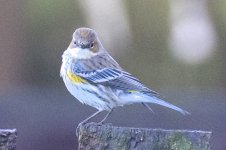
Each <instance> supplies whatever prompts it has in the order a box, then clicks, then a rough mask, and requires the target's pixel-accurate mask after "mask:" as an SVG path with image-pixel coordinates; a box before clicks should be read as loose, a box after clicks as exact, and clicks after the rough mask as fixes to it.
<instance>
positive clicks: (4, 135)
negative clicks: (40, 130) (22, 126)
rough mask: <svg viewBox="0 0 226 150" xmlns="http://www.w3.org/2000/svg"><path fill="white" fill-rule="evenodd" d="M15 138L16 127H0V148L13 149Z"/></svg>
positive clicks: (3, 149) (4, 149)
mask: <svg viewBox="0 0 226 150" xmlns="http://www.w3.org/2000/svg"><path fill="white" fill-rule="evenodd" d="M16 138H17V131H16V129H12V130H9V129H0V150H15V149H16Z"/></svg>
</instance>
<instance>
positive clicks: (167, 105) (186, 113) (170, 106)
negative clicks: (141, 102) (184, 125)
mask: <svg viewBox="0 0 226 150" xmlns="http://www.w3.org/2000/svg"><path fill="white" fill-rule="evenodd" d="M146 103H147V101H146ZM148 103H154V104H158V105H161V106H165V107H168V108H171V109H173V110H176V111H178V112H180V113H182V114H183V115H189V114H190V113H189V112H187V111H185V110H183V109H181V108H179V107H177V106H175V105H173V104H170V103H168V102H166V101H164V100H161V99H159V98H157V97H151V99H150V98H149V102H148Z"/></svg>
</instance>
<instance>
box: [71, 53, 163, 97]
mask: <svg viewBox="0 0 226 150" xmlns="http://www.w3.org/2000/svg"><path fill="white" fill-rule="evenodd" d="M71 70H72V72H73V73H74V74H75V75H78V76H80V77H82V78H84V79H85V80H88V81H90V82H92V83H94V84H101V85H104V86H108V87H111V88H113V89H119V90H123V91H127V92H143V93H145V94H148V95H150V96H153V95H155V96H158V95H159V94H158V93H157V92H155V91H152V90H150V89H148V88H147V87H145V86H144V85H143V84H142V83H141V82H140V81H139V80H138V79H137V78H135V77H133V76H132V75H131V74H130V73H128V72H126V71H124V70H123V69H122V68H121V67H120V66H119V64H118V63H117V62H116V61H115V60H114V59H113V58H112V57H111V56H110V55H108V54H107V53H103V54H101V55H98V56H95V57H93V58H92V59H90V60H80V61H79V62H77V63H76V65H74V66H73V67H72V68H71Z"/></svg>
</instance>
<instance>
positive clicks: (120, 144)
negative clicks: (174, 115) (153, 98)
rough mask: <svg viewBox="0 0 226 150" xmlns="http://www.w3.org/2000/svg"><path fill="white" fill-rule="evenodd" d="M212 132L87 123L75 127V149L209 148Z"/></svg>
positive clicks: (184, 149) (175, 149) (169, 149)
mask: <svg viewBox="0 0 226 150" xmlns="http://www.w3.org/2000/svg"><path fill="white" fill-rule="evenodd" d="M211 135H212V133H211V132H208V131H196V130H165V129H145V128H129V127H115V126H112V125H111V124H103V125H98V124H96V123H87V124H85V125H83V126H81V127H80V129H79V148H78V149H79V150H90V149H92V150H95V149H103V150H105V149H112V150H118V149H120V150H210V149H211V148H210V138H211Z"/></svg>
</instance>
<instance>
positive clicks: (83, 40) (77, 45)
mask: <svg viewBox="0 0 226 150" xmlns="http://www.w3.org/2000/svg"><path fill="white" fill-rule="evenodd" d="M67 50H68V52H69V53H70V54H71V55H72V57H74V58H77V59H90V58H91V57H93V56H96V55H97V54H98V53H100V52H101V51H104V48H103V47H102V45H101V43H100V41H99V39H98V37H97V34H96V32H95V31H94V30H93V29H90V28H78V29H76V30H75V32H74V33H73V36H72V41H71V43H70V45H69V47H68V49H67Z"/></svg>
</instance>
